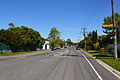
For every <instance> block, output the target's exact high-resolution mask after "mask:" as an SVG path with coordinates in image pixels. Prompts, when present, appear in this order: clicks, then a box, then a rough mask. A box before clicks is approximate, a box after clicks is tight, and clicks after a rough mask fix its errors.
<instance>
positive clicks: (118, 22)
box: [103, 13, 120, 43]
mask: <svg viewBox="0 0 120 80" xmlns="http://www.w3.org/2000/svg"><path fill="white" fill-rule="evenodd" d="M115 23H116V26H117V40H118V43H120V14H118V13H115ZM103 24H104V25H106V24H112V16H110V17H105V18H104V22H103ZM105 30H112V28H109V29H108V28H105ZM104 33H106V31H105V32H104ZM106 34H107V35H108V37H109V38H111V37H114V35H109V33H106Z"/></svg>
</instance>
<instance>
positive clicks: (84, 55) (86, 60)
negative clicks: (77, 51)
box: [82, 54, 103, 80]
mask: <svg viewBox="0 0 120 80" xmlns="http://www.w3.org/2000/svg"><path fill="white" fill-rule="evenodd" d="M82 55H83V57H84V58H85V59H86V61H87V62H88V63H89V65H90V66H91V68H92V69H93V71H94V72H95V73H96V75H97V76H98V78H99V79H100V80H103V79H102V77H101V76H100V75H99V73H98V72H97V71H96V69H95V68H94V67H93V65H92V64H91V62H90V61H89V60H88V59H87V57H86V56H85V55H84V54H82Z"/></svg>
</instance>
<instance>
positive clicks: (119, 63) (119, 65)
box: [89, 50, 120, 71]
mask: <svg viewBox="0 0 120 80" xmlns="http://www.w3.org/2000/svg"><path fill="white" fill-rule="evenodd" d="M89 54H90V55H92V56H93V57H96V58H97V59H100V60H101V61H103V62H105V63H106V64H108V65H110V66H111V67H113V68H114V69H116V70H118V71H120V58H118V59H113V55H111V54H109V53H107V54H106V53H99V52H96V51H93V50H92V51H89Z"/></svg>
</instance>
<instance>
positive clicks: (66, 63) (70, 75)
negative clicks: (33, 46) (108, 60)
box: [0, 47, 117, 80]
mask: <svg viewBox="0 0 120 80" xmlns="http://www.w3.org/2000/svg"><path fill="white" fill-rule="evenodd" d="M83 55H84V56H85V57H86V58H87V59H88V61H90V63H91V65H92V66H93V68H94V69H95V70H93V68H92V67H91V65H90V63H89V62H88V61H87V60H86V59H85V57H84V56H83ZM95 71H96V72H95ZM100 77H101V80H117V77H115V76H114V75H113V74H112V73H110V72H109V71H107V70H106V69H105V68H103V67H102V66H101V65H100V64H98V63H97V62H96V61H95V60H94V59H92V58H90V57H89V56H88V55H86V54H84V53H83V52H81V51H79V50H78V51H76V50H75V48H73V47H72V48H66V49H62V50H57V51H53V52H46V53H43V54H41V53H40V54H39V53H38V54H35V55H29V56H20V57H14V58H5V59H0V80H100Z"/></svg>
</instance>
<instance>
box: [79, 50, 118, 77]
mask: <svg viewBox="0 0 120 80" xmlns="http://www.w3.org/2000/svg"><path fill="white" fill-rule="evenodd" d="M81 51H82V52H84V53H85V54H87V55H88V56H90V57H91V58H94V59H95V60H96V61H97V62H98V63H99V64H100V65H101V66H103V67H104V68H105V69H107V70H108V71H109V72H111V73H112V74H113V75H115V76H116V77H118V78H119V79H120V72H119V71H117V70H116V69H114V68H112V67H111V66H109V65H108V64H106V63H104V62H102V61H101V60H99V59H96V58H95V57H92V56H91V55H90V54H88V53H87V52H85V51H83V50H81Z"/></svg>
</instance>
